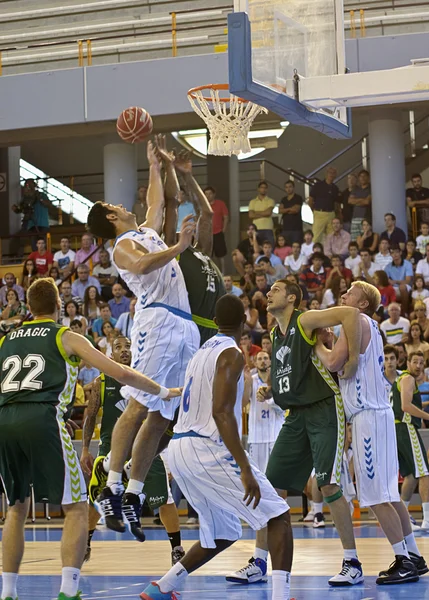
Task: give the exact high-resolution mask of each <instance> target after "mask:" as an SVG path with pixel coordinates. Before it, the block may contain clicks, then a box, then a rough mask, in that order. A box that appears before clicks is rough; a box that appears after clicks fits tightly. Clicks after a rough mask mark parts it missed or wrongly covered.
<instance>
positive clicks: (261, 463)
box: [249, 442, 275, 473]
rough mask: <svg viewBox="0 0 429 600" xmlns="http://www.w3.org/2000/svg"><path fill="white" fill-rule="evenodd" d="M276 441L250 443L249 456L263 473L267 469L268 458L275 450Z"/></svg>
mask: <svg viewBox="0 0 429 600" xmlns="http://www.w3.org/2000/svg"><path fill="white" fill-rule="evenodd" d="M274 444H275V442H257V443H256V444H249V456H250V458H251V459H252V460H253V462H254V463H255V464H256V466H257V467H258V469H259V470H260V471H261V473H265V471H266V470H267V465H268V460H269V458H270V454H271V452H272V451H273V448H274Z"/></svg>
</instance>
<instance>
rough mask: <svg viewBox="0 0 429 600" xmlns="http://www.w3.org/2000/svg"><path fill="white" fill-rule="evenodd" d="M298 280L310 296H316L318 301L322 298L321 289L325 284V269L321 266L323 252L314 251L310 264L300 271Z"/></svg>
mask: <svg viewBox="0 0 429 600" xmlns="http://www.w3.org/2000/svg"><path fill="white" fill-rule="evenodd" d="M300 281H301V283H302V284H303V285H305V287H306V288H307V291H308V293H309V295H310V298H313V297H316V298H317V299H318V300H319V302H321V301H322V298H323V290H324V288H325V284H326V270H325V269H324V267H323V254H321V253H320V252H314V254H313V256H312V257H311V266H310V267H306V268H305V269H304V271H303V272H302V273H301V276H300Z"/></svg>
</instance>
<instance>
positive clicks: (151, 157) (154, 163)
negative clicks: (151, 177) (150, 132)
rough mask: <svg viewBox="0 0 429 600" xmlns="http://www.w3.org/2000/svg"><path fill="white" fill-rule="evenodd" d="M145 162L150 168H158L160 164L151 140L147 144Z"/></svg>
mask: <svg viewBox="0 0 429 600" xmlns="http://www.w3.org/2000/svg"><path fill="white" fill-rule="evenodd" d="M147 160H148V162H149V165H150V166H151V167H160V166H161V165H160V162H159V158H158V154H157V151H156V146H155V145H154V144H153V142H152V141H151V140H149V141H148V143H147Z"/></svg>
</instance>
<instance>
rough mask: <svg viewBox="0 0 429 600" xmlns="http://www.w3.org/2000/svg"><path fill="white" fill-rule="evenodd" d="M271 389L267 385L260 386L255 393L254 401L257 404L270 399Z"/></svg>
mask: <svg viewBox="0 0 429 600" xmlns="http://www.w3.org/2000/svg"><path fill="white" fill-rule="evenodd" d="M271 394H272V392H271V388H270V386H268V385H261V386H260V387H259V388H258V391H257V392H256V400H257V401H258V402H265V400H268V398H271Z"/></svg>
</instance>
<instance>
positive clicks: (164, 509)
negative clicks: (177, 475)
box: [80, 335, 185, 564]
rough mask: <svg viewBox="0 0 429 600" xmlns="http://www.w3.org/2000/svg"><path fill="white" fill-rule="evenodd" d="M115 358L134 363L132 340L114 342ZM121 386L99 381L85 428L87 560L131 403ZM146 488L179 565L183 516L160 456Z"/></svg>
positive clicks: (112, 381) (120, 338) (101, 378)
mask: <svg viewBox="0 0 429 600" xmlns="http://www.w3.org/2000/svg"><path fill="white" fill-rule="evenodd" d="M112 358H113V360H114V361H115V362H117V363H119V364H122V365H130V364H131V342H130V340H129V339H128V338H126V337H124V336H122V335H121V336H118V337H117V338H115V339H114V340H113V344H112ZM121 387H122V384H120V383H119V382H118V381H116V380H115V379H113V377H109V376H108V375H105V374H104V373H102V374H101V375H100V376H99V377H97V379H95V381H94V383H93V385H92V389H91V398H90V401H89V403H88V409H87V417H86V420H85V423H84V426H83V444H82V454H81V459H80V460H81V466H82V469H83V472H84V473H85V474H86V475H87V476H91V475H92V477H91V480H90V483H89V490H88V491H89V500H90V507H89V526H88V527H89V531H88V545H87V550H86V554H85V561H88V560H89V559H90V556H91V540H92V536H93V534H94V531H95V528H96V526H97V523H98V521H99V518H100V515H99V513H98V512H97V510H96V509H95V508H94V501H95V498H96V497H97V496H98V494H99V493H100V491H101V490H102V489H103V487H104V486H105V484H106V481H107V475H108V472H109V469H108V463H109V462H110V456H108V455H109V453H110V445H111V440H112V431H113V428H114V426H115V423H116V421H117V420H118V419H119V417H120V416H121V414H122V413H123V411H124V410H125V408H126V406H127V404H128V401H127V400H124V398H123V397H122V396H121V392H120V390H121ZM101 407H102V409H103V415H102V418H101V428H100V446H99V451H98V456H97V458H96V459H95V461H94V459H93V457H92V455H91V453H90V451H89V445H90V442H91V439H92V435H93V433H94V428H95V423H96V418H97V414H98V412H99V410H100V408H101ZM125 470H126V472H127V474H128V473H129V470H130V469H129V465H128V468H127V465H126V466H125ZM145 489H146V498H147V502H148V504H149V506H150V508H151V509H157V508H159V514H160V517H161V521H162V522H163V524H164V526H165V529H166V531H167V535H168V537H169V539H170V543H171V546H172V553H171V559H172V563H173V564H175V563H176V562H178V561H179V560H180V559H181V558H183V556H184V555H185V551H184V550H183V548H182V545H181V534H180V524H179V515H178V512H177V508H176V505H175V504H174V501H173V499H172V497H171V494H170V489H169V485H168V480H167V474H166V471H165V467H164V462H163V460H162V459H161V457H159V456H157V457H156V458H155V460H154V462H153V463H152V466H151V468H150V470H149V473H148V476H147V479H146V483H145Z"/></svg>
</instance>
